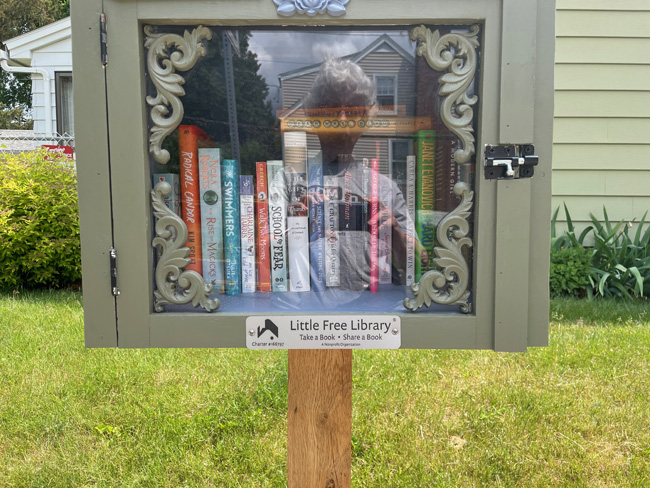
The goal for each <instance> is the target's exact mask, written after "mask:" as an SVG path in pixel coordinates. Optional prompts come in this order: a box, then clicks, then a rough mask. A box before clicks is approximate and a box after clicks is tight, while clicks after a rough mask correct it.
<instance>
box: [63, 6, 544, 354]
mask: <svg viewBox="0 0 650 488" xmlns="http://www.w3.org/2000/svg"><path fill="white" fill-rule="evenodd" d="M552 4H553V2H552V1H551V2H541V1H540V0H521V1H518V2H502V1H501V0H485V1H481V2H435V1H433V2H432V1H425V0H415V1H412V2H409V8H408V9H404V8H403V2H373V1H371V0H349V1H344V0H336V1H334V0H331V1H320V0H319V1H309V2H308V1H303V0H237V1H234V0H233V1H228V0H223V1H218V2H199V1H195V0H186V1H184V2H166V1H163V0H150V1H146V2H145V1H141V0H130V1H118V0H103V1H102V0H87V1H86V2H81V3H80V5H79V6H78V8H76V9H74V10H73V13H72V15H73V22H72V29H73V36H72V39H73V47H74V49H73V53H74V64H75V73H76V74H75V77H76V78H77V80H76V82H75V87H74V88H75V120H76V121H77V127H76V136H77V137H76V148H75V151H76V160H77V162H78V164H77V167H78V180H79V200H80V208H81V215H80V221H81V238H82V242H83V245H82V249H83V255H82V265H83V279H84V305H85V327H86V329H85V332H86V335H85V336H86V343H87V345H88V346H97V347H100V346H101V347H115V346H119V347H250V348H257V349H272V348H286V349H312V348H318V349H351V348H377V349H382V348H385V349H390V348H463V349H467V348H469V349H496V350H508V351H510V350H512V351H524V350H526V349H527V347H529V346H543V345H545V344H546V343H547V338H548V255H549V252H548V247H549V236H548V226H546V225H531V224H530V222H549V221H550V167H551V166H550V158H551V151H550V149H551V141H552V130H551V129H552V107H549V104H548V103H544V101H545V100H549V99H551V97H552V96H553V79H552V67H553V40H554V32H553V28H554V27H553V26H554V23H553V5H552ZM98 12H101V14H99V13H98ZM531 12H535V13H536V15H531ZM501 26H507V29H506V28H504V29H503V30H501V29H502V27H501ZM533 80H534V83H533V82H532V81H533ZM109 102H110V103H109ZM535 164H537V168H536V170H535V172H533V165H535ZM533 176H534V177H533ZM533 202H534V204H533Z"/></svg>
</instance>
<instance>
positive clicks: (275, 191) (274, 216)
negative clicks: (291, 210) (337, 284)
mask: <svg viewBox="0 0 650 488" xmlns="http://www.w3.org/2000/svg"><path fill="white" fill-rule="evenodd" d="M266 171H267V176H268V179H269V229H270V230H269V232H270V239H269V241H270V249H271V255H270V256H271V289H272V290H273V291H274V292H282V291H289V287H288V282H287V240H286V234H287V196H286V182H285V180H284V163H283V161H282V160H271V161H267V162H266Z"/></svg>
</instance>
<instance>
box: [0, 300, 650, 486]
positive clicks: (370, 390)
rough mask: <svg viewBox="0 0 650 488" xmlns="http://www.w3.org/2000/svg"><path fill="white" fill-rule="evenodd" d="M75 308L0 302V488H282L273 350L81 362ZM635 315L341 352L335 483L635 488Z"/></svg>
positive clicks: (561, 314)
mask: <svg viewBox="0 0 650 488" xmlns="http://www.w3.org/2000/svg"><path fill="white" fill-rule="evenodd" d="M80 302H81V295H80V294H76V293H66V292H60V293H25V294H21V295H18V296H17V297H16V298H13V297H12V296H7V295H4V296H0V487H46V486H47V487H50V486H51V487H95V486H97V487H115V486H120V487H136V486H137V487H211V486H212V487H228V488H233V487H247V488H248V487H284V486H286V402H287V400H286V391H287V354H286V352H285V351H273V352H267V351H247V350H234V349H233V350H197V349H185V350H113V349H108V350H99V349H90V350H87V349H85V348H84V345H83V317H82V309H81V303H80ZM648 303H649V302H635V303H633V304H630V303H616V302H596V303H591V304H590V303H587V302H579V301H574V300H556V301H554V302H553V304H552V310H551V315H552V326H551V346H550V347H548V348H543V349H531V350H530V351H529V352H528V353H527V354H502V353H494V352H489V351H487V352H486V351H409V350H406V351H355V354H354V378H353V385H354V390H353V426H352V437H353V439H352V443H353V447H352V455H353V459H352V476H353V481H352V485H353V486H354V487H359V488H360V487H364V488H366V487H409V488H413V487H426V488H429V487H473V486H476V487H480V486H486V487H502V486H503V487H506V486H507V487H529V486H531V487H533V486H534V487H546V486H559V487H617V488H618V487H628V486H630V487H647V486H650V306H648ZM305 488H311V487H305Z"/></svg>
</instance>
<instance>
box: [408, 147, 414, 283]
mask: <svg viewBox="0 0 650 488" xmlns="http://www.w3.org/2000/svg"><path fill="white" fill-rule="evenodd" d="M406 210H407V212H408V218H407V220H406V225H407V229H406V235H407V238H406V286H411V285H412V284H413V280H414V278H415V156H406Z"/></svg>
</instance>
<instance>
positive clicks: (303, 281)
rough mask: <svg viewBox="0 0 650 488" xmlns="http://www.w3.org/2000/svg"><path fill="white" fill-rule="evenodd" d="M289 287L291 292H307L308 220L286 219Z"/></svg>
mask: <svg viewBox="0 0 650 488" xmlns="http://www.w3.org/2000/svg"><path fill="white" fill-rule="evenodd" d="M287 227H288V229H289V232H288V236H287V240H288V241H289V286H290V288H289V289H290V290H291V291H309V290H310V289H311V288H310V286H309V218H308V217H288V218H287Z"/></svg>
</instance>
